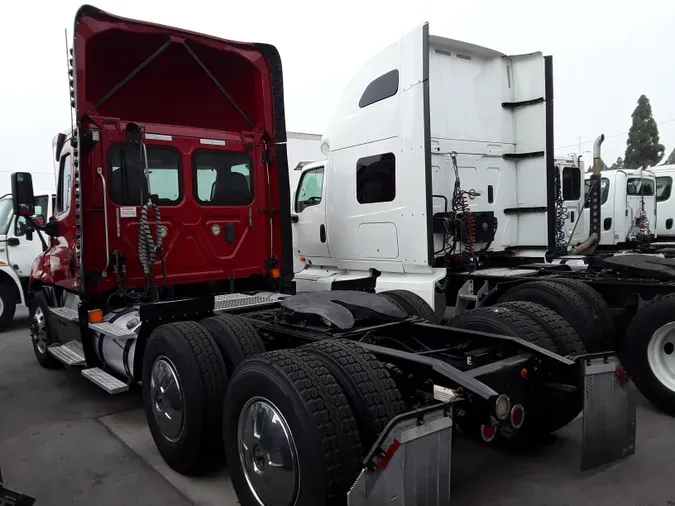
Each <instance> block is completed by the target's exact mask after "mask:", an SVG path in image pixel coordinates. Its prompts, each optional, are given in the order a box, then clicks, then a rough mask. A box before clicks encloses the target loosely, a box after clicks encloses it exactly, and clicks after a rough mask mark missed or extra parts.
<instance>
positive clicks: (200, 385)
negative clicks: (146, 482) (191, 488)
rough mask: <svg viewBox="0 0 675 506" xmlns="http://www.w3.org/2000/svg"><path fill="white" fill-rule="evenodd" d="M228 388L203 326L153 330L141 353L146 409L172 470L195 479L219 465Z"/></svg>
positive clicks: (181, 325) (192, 324)
mask: <svg viewBox="0 0 675 506" xmlns="http://www.w3.org/2000/svg"><path fill="white" fill-rule="evenodd" d="M226 386H227V372H226V369H225V364H224V363H223V359H222V357H221V356H220V353H219V351H218V347H217V345H216V343H215V342H214V340H213V338H212V337H211V336H210V335H209V333H208V332H207V331H206V329H204V327H202V326H201V325H200V324H198V323H196V322H188V321H186V322H175V323H169V324H166V325H161V326H159V327H157V328H156V329H155V330H153V331H152V333H151V334H150V337H149V338H148V342H147V345H146V347H145V352H144V354H143V406H144V408H145V416H146V419H147V422H148V426H149V428H150V433H151V434H152V438H153V440H154V441H155V445H157V449H158V450H159V453H160V454H161V455H162V457H163V458H164V460H165V461H166V463H167V464H168V465H169V466H170V467H171V468H172V469H173V470H174V471H177V472H179V473H181V474H185V475H195V474H200V473H203V472H207V471H209V470H211V469H212V468H213V467H215V465H216V464H217V463H219V462H218V461H219V460H220V459H221V457H222V453H223V449H222V437H221V428H222V415H223V411H222V409H223V397H224V395H225V389H226ZM169 412H170V413H169ZM167 415H170V416H167Z"/></svg>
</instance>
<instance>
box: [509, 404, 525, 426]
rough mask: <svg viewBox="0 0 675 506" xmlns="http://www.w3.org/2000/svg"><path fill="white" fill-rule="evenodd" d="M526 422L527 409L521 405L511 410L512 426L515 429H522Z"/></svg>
mask: <svg viewBox="0 0 675 506" xmlns="http://www.w3.org/2000/svg"><path fill="white" fill-rule="evenodd" d="M524 422H525V409H524V408H523V407H522V406H521V405H520V404H516V405H515V406H513V408H512V409H511V426H512V427H513V428H514V429H520V428H521V427H522V426H523V423H524Z"/></svg>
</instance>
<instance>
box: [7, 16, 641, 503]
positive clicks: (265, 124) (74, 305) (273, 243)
mask: <svg viewBox="0 0 675 506" xmlns="http://www.w3.org/2000/svg"><path fill="white" fill-rule="evenodd" d="M411 40H414V41H415V44H414V46H413V47H416V46H419V47H420V48H423V49H424V50H425V51H426V50H427V49H428V47H429V46H428V41H429V31H428V25H424V26H422V27H421V28H420V30H419V31H418V32H416V33H414V34H412V35H411ZM425 48H426V49H425ZM71 54H72V58H71V69H70V74H71V90H70V93H71V105H72V107H73V110H74V124H73V128H72V131H71V132H70V133H69V134H67V135H61V136H59V138H58V142H57V143H56V154H55V156H56V159H57V161H58V178H57V179H58V189H57V201H56V210H55V215H54V218H53V219H52V220H50V221H49V222H48V223H47V224H45V225H44V226H43V225H40V224H38V223H33V226H34V227H35V228H36V230H37V231H38V233H40V234H41V235H42V236H43V237H44V238H45V243H46V244H45V246H46V249H45V251H44V252H43V253H42V254H41V255H40V256H39V257H38V258H37V259H36V260H35V262H34V264H33V267H32V272H31V279H30V284H29V305H30V313H31V338H32V343H33V347H34V350H35V355H36V358H37V360H38V362H39V363H40V364H41V365H42V366H44V367H46V368H57V367H61V366H63V365H65V366H68V367H73V368H80V369H81V371H82V375H83V376H84V377H86V378H87V379H89V380H90V381H92V382H94V383H95V384H97V385H98V386H100V387H101V388H103V389H105V390H106V391H107V392H109V393H111V394H114V393H120V392H124V391H126V390H129V389H130V388H133V387H135V386H136V385H139V384H140V386H141V389H142V393H143V403H144V409H145V412H146V418H147V423H148V425H149V427H150V432H151V434H152V437H153V439H154V441H155V444H156V446H157V448H158V450H159V452H160V453H161V455H162V457H163V458H164V459H165V461H166V462H167V463H168V464H169V465H170V466H171V467H172V468H173V469H175V470H177V471H179V472H181V473H185V474H195V473H199V472H204V471H207V470H209V469H211V468H213V467H214V466H215V465H217V464H218V462H220V461H222V458H223V455H224V457H225V459H226V461H227V463H228V467H229V473H230V475H231V478H232V482H233V485H234V488H235V490H236V492H237V495H238V497H239V500H240V502H241V504H243V505H252V504H257V505H260V504H263V505H289V506H290V505H293V504H296V505H312V506H320V505H324V504H325V505H327V504H344V503H345V501H347V502H348V504H350V505H357V504H366V503H367V504H373V503H375V502H378V501H383V502H386V501H387V500H388V499H390V498H392V497H396V496H398V497H402V496H408V495H409V494H416V495H415V498H416V500H417V501H418V502H417V504H422V503H423V504H446V503H447V501H448V500H449V494H450V466H449V462H450V450H451V440H452V433H453V427H455V426H457V427H459V428H461V429H462V431H463V432H464V433H466V434H468V435H469V436H475V437H478V439H479V440H482V441H484V442H485V443H486V444H488V443H490V444H503V445H510V446H518V445H522V444H529V443H531V442H536V441H537V438H538V437H539V436H541V435H543V434H547V433H548V432H550V431H554V430H556V429H558V428H560V427H562V426H564V425H566V424H567V423H569V422H570V421H571V420H573V419H574V418H575V417H576V416H577V415H578V414H579V412H580V411H581V410H582V409H584V410H585V413H586V415H585V417H584V439H583V448H584V450H583V454H582V467H583V468H590V467H593V466H596V465H599V464H601V463H603V462H607V461H611V460H614V459H616V458H620V457H623V456H626V455H630V454H631V453H633V452H634V434H635V423H634V422H635V419H634V417H635V407H634V405H633V404H632V403H631V401H630V398H629V396H628V394H627V392H626V386H625V380H626V377H625V374H624V372H623V369H622V367H621V364H620V363H619V361H618V359H617V358H616V357H615V356H614V355H613V354H612V353H596V354H590V355H589V354H583V353H576V354H574V353H572V350H573V349H577V350H582V349H583V347H582V346H581V344H580V343H581V341H580V338H579V336H578V335H577V334H576V333H575V331H574V329H573V328H571V327H570V325H569V324H567V323H566V322H565V321H564V320H563V319H562V318H561V317H559V316H558V315H557V314H556V313H554V312H553V311H552V310H549V309H547V308H545V307H543V306H540V305H537V304H532V303H523V304H525V305H526V306H527V304H529V306H527V307H526V309H528V311H523V307H521V306H522V304H521V306H519V307H518V308H516V307H515V306H513V305H511V306H509V305H499V304H497V305H496V306H493V307H490V308H484V309H477V310H475V311H469V312H467V313H464V314H462V315H461V316H460V317H458V318H459V319H458V320H456V321H455V323H454V324H453V323H452V322H451V326H442V325H439V324H438V322H437V321H436V319H435V315H434V313H433V311H432V309H431V308H430V307H429V305H427V304H426V303H425V302H424V301H423V300H422V299H421V298H420V297H418V296H416V295H415V294H413V293H411V292H407V291H404V290H393V291H389V292H383V293H380V294H375V293H374V286H370V285H368V283H367V282H361V281H359V282H358V283H350V282H348V281H347V282H342V283H335V284H334V285H333V286H332V287H331V288H332V290H328V291H322V292H316V293H308V294H295V295H294V285H293V282H292V275H293V272H292V259H293V254H292V248H291V230H290V227H291V214H290V202H289V200H290V199H289V192H288V188H289V181H288V177H289V170H288V165H287V160H286V145H285V141H286V131H285V118H284V100H283V80H282V69H281V61H280V57H279V54H278V52H277V50H276V49H275V48H274V47H273V46H270V45H266V44H252V43H242V42H234V41H227V40H222V39H217V38H215V37H210V36H207V35H202V34H197V33H192V32H188V31H185V30H179V29H176V28H170V27H165V26H160V25H155V24H151V23H147V22H141V21H135V20H131V19H124V18H120V17H117V16H113V15H111V14H108V13H106V12H103V11H101V10H99V9H97V8H95V7H91V6H83V7H82V8H80V10H79V11H78V12H77V15H76V19H75V31H74V43H73V49H72V50H71ZM427 57H428V54H427ZM420 58H424V55H423V54H422V55H420ZM424 68H426V69H427V71H428V66H426V67H424V66H420V71H422V72H424V70H423V69H424ZM424 79H425V78H424V75H421V80H420V82H419V85H420V86H424V84H423V83H424ZM12 193H13V197H14V211H15V212H16V214H17V215H21V216H26V218H27V219H29V220H30V219H31V218H30V217H31V216H32V215H33V214H34V205H35V202H34V196H33V191H32V182H31V177H30V174H27V173H16V174H13V175H12ZM373 277H376V273H373ZM528 312H531V313H532V315H533V316H530V315H528ZM535 316H536V317H535ZM561 333H563V334H564V335H563V334H561ZM563 338H564V340H565V342H566V343H568V344H569V345H570V353H569V354H566V355H567V356H562V355H560V354H559V351H558V349H557V348H556V346H555V345H554V344H553V341H554V339H556V340H558V341H560V340H561V339H563ZM575 347H576V348H575ZM608 396H610V397H608ZM607 398H611V399H613V402H612V403H608V402H607V401H606V399H607ZM432 449H433V451H432ZM402 473H403V474H402ZM404 474H405V476H406V479H405V480H404V479H403V475H404ZM410 477H413V478H410ZM409 478H410V479H409ZM419 494H422V495H419ZM38 499H39V498H38ZM406 501H408V500H406ZM420 501H421V502H420ZM378 503H379V502H378ZM407 503H408V502H406V504H407ZM411 504H412V503H411Z"/></svg>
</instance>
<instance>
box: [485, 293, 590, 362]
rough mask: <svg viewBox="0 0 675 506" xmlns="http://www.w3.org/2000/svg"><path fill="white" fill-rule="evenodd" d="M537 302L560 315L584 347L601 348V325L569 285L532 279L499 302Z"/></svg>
mask: <svg viewBox="0 0 675 506" xmlns="http://www.w3.org/2000/svg"><path fill="white" fill-rule="evenodd" d="M514 300H523V301H526V302H536V303H538V304H541V305H542V306H545V307H547V308H549V309H552V310H553V311H555V312H556V313H558V314H559V315H560V316H562V317H563V318H564V319H565V320H566V321H567V322H568V323H569V324H570V325H572V327H574V330H576V331H577V334H579V337H580V338H581V341H582V342H583V343H584V346H586V350H588V351H589V352H591V353H594V352H597V351H600V350H601V349H602V339H603V336H602V328H600V326H599V325H597V324H596V321H595V318H594V317H593V313H592V312H591V310H590V308H589V307H588V304H587V303H586V301H585V300H584V299H583V298H582V297H581V296H580V295H579V294H578V293H577V292H576V291H575V290H574V289H573V288H570V287H569V286H566V285H564V284H562V283H556V282H555V281H531V282H529V283H523V284H521V285H517V286H514V287H513V288H511V289H510V290H508V291H507V292H506V293H505V294H504V295H502V296H501V297H500V298H499V301H498V302H509V301H514Z"/></svg>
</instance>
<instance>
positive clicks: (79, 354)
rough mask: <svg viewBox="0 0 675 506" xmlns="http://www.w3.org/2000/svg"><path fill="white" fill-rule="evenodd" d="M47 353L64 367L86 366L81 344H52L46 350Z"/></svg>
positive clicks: (72, 342)
mask: <svg viewBox="0 0 675 506" xmlns="http://www.w3.org/2000/svg"><path fill="white" fill-rule="evenodd" d="M47 351H48V352H49V353H51V354H52V355H53V356H54V358H56V359H57V360H59V361H61V362H63V363H64V364H66V365H69V366H82V365H86V361H85V359H84V350H83V349H82V343H81V342H79V341H70V342H69V343H66V344H52V345H51V346H49V347H48V348H47Z"/></svg>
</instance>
